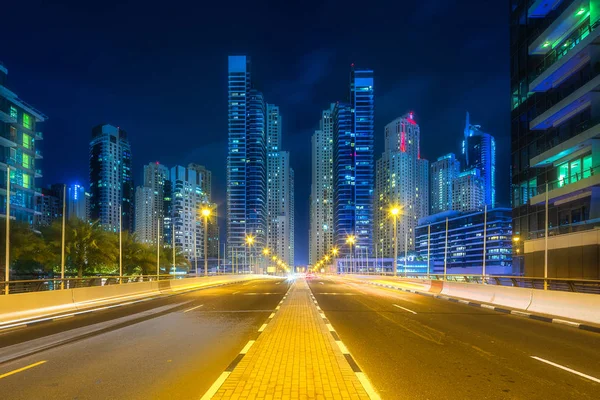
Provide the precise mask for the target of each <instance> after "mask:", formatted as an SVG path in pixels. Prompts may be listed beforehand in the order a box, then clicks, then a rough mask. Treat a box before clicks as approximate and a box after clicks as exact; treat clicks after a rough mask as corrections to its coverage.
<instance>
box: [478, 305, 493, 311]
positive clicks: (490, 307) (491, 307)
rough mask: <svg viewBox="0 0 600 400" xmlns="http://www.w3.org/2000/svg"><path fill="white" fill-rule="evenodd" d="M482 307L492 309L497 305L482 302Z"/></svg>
mask: <svg viewBox="0 0 600 400" xmlns="http://www.w3.org/2000/svg"><path fill="white" fill-rule="evenodd" d="M481 308H489V309H490V310H494V309H496V307H494V306H490V305H489V304H482V305H481Z"/></svg>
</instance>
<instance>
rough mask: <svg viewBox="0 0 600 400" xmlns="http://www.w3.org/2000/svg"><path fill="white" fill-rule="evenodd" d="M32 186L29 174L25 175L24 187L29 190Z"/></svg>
mask: <svg viewBox="0 0 600 400" xmlns="http://www.w3.org/2000/svg"><path fill="white" fill-rule="evenodd" d="M30 185H31V177H30V176H29V175H27V174H23V187H24V188H26V189H29V186H30Z"/></svg>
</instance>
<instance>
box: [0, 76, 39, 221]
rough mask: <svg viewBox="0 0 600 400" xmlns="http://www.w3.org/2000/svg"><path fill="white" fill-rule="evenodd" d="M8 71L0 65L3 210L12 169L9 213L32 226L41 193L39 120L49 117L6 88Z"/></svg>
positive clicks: (0, 183) (2, 209) (0, 169)
mask: <svg viewBox="0 0 600 400" xmlns="http://www.w3.org/2000/svg"><path fill="white" fill-rule="evenodd" d="M7 75H8V70H7V69H6V68H5V67H4V66H3V65H2V64H0V146H1V147H2V154H0V171H1V180H2V182H0V189H2V190H1V191H0V192H1V193H0V207H1V209H0V213H1V215H2V216H6V171H7V166H10V168H11V176H10V182H11V209H10V215H11V217H14V218H15V219H16V220H18V221H25V222H27V223H29V224H30V225H33V224H34V222H35V219H36V215H37V214H38V211H36V200H35V198H36V197H38V196H40V194H41V193H40V191H39V190H38V189H36V185H35V179H36V178H40V177H41V176H42V174H41V169H40V168H39V167H38V165H37V162H38V160H40V159H41V158H42V153H41V151H40V150H39V148H38V146H37V144H38V142H39V141H40V140H42V138H43V135H42V133H41V132H39V131H38V129H39V127H38V125H37V124H38V123H40V122H44V121H45V120H46V119H47V117H46V116H45V115H44V114H42V113H41V112H40V111H38V110H36V109H35V108H33V107H32V106H30V105H29V104H27V103H25V102H24V101H23V100H21V99H20V98H19V96H17V95H16V94H15V93H13V92H12V91H10V90H9V89H8V88H7V87H6V82H7Z"/></svg>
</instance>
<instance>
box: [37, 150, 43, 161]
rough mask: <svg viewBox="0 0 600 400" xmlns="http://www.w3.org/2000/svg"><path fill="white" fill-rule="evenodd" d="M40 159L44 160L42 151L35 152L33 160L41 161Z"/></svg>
mask: <svg viewBox="0 0 600 400" xmlns="http://www.w3.org/2000/svg"><path fill="white" fill-rule="evenodd" d="M42 158H44V156H42V151H41V150H36V151H35V159H36V160H41V159H42Z"/></svg>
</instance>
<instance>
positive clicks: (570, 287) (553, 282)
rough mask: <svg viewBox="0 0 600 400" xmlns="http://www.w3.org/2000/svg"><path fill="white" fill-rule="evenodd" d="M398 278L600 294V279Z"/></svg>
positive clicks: (433, 276)
mask: <svg viewBox="0 0 600 400" xmlns="http://www.w3.org/2000/svg"><path fill="white" fill-rule="evenodd" d="M354 275H379V276H389V277H392V276H394V275H393V274H392V273H391V272H384V273H381V272H357V273H356V274H354ZM398 278H409V279H428V280H434V281H448V282H463V283H477V284H486V285H498V286H512V287H520V288H526V289H540V290H543V289H544V282H547V284H548V290H556V291H561V292H574V293H589V294H600V280H592V279H561V278H540V277H526V276H495V275H486V276H482V275H465V274H447V275H446V276H445V279H444V274H414V273H412V274H411V273H409V274H407V275H404V274H398Z"/></svg>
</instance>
